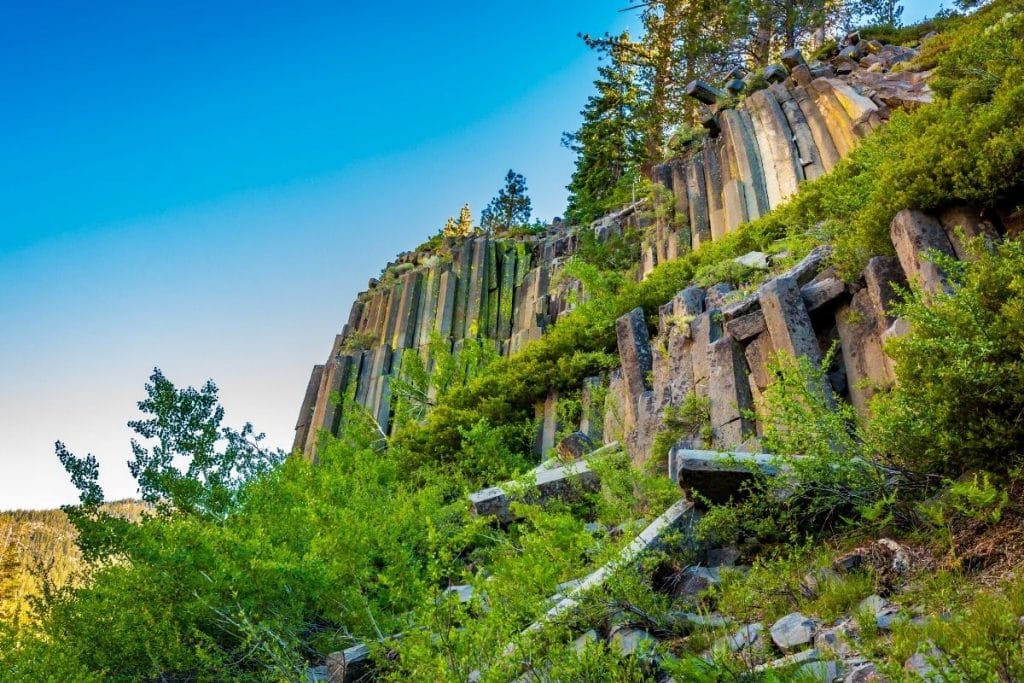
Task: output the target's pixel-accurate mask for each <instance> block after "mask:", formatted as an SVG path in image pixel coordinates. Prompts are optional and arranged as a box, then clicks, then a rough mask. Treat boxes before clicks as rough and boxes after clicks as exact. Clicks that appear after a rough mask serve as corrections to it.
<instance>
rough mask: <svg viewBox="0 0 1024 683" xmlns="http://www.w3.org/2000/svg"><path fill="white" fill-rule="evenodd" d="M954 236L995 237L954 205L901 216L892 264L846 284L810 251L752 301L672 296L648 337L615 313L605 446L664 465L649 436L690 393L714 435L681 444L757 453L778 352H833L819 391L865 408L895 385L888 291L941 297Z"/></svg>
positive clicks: (639, 320)
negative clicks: (615, 355) (615, 360)
mask: <svg viewBox="0 0 1024 683" xmlns="http://www.w3.org/2000/svg"><path fill="white" fill-rule="evenodd" d="M961 231H962V233H963V234H964V235H965V236H967V237H977V236H985V237H986V238H989V239H998V233H997V230H996V228H995V227H994V226H993V225H992V224H991V223H990V222H988V221H986V220H984V219H983V218H982V217H981V215H980V214H979V213H978V212H976V211H973V210H971V209H970V207H966V206H959V207H955V208H953V209H950V210H947V211H946V212H944V213H943V214H942V216H941V217H939V218H934V217H932V216H928V215H926V214H923V213H921V212H918V211H911V210H904V211H901V212H900V213H898V214H897V215H896V217H895V218H894V219H893V221H892V225H891V230H890V236H891V238H892V242H893V246H894V248H895V251H896V253H897V255H898V257H891V256H876V257H874V258H872V259H871V260H870V261H869V263H868V265H867V267H866V268H865V269H864V271H863V273H862V274H861V276H860V277H859V278H858V279H857V280H855V281H854V282H852V283H847V282H844V281H842V280H840V279H839V278H838V276H837V275H836V273H835V270H834V269H833V268H830V267H826V263H827V256H828V252H829V250H828V248H827V247H818V248H816V249H815V250H813V251H812V252H811V253H810V254H809V255H808V256H807V257H806V258H804V259H803V260H801V261H800V262H799V263H797V264H796V265H795V266H793V267H791V268H789V269H788V270H785V271H783V272H780V273H778V274H777V275H775V276H774V277H771V278H769V279H768V280H767V281H765V282H764V283H763V284H761V286H760V287H759V288H758V289H757V290H756V291H754V292H753V293H750V294H744V293H743V292H731V291H728V290H729V289H730V288H729V287H728V286H726V285H716V286H714V287H710V288H708V289H707V290H703V289H700V288H696V287H690V288H688V289H685V290H683V291H681V292H679V293H678V294H677V295H676V296H675V297H674V298H673V299H672V300H671V301H669V302H667V303H666V304H665V305H664V306H663V307H662V309H661V315H660V316H659V321H658V328H657V334H656V335H655V336H654V337H653V338H651V337H649V336H648V334H647V329H646V324H645V323H644V320H643V313H642V311H640V309H637V310H635V311H633V312H631V313H629V314H627V315H625V316H623V317H622V318H620V320H619V321H618V330H619V336H618V342H619V357H620V360H621V363H622V365H621V369H620V370H619V371H617V372H616V373H614V374H613V375H612V377H611V380H610V388H609V393H608V410H607V412H606V417H605V426H604V434H605V436H606V438H614V439H619V440H621V441H623V442H624V443H625V444H626V445H627V446H628V448H629V452H630V455H631V456H632V458H633V460H634V462H643V461H646V460H647V459H649V458H651V457H659V458H662V457H666V455H667V454H666V453H654V452H653V451H652V448H653V443H654V439H655V436H656V435H657V434H658V432H659V431H660V430H661V429H662V428H663V425H664V423H665V417H666V414H667V411H668V410H669V408H670V407H679V406H681V405H683V403H684V401H685V400H686V397H687V395H688V394H690V393H693V394H694V395H696V396H698V397H700V398H702V399H705V400H706V405H707V406H708V408H709V411H708V418H709V420H710V427H711V437H710V439H709V440H706V441H705V442H704V443H693V442H692V441H691V442H689V443H684V444H683V445H682V446H681V447H683V448H694V447H711V448H717V449H722V450H739V451H751V452H754V451H757V450H758V440H757V437H758V436H759V435H761V434H762V430H763V425H762V423H761V421H760V420H759V419H757V416H759V415H760V413H761V409H762V407H763V405H762V403H761V400H760V399H761V397H762V395H763V393H764V391H765V390H766V389H767V388H768V386H769V384H770V383H771V382H772V381H773V379H774V378H773V377H772V375H771V372H770V371H769V368H770V365H771V360H772V357H773V356H774V355H775V354H778V353H782V354H784V355H786V356H789V357H794V358H799V357H802V358H807V359H808V360H809V361H811V362H812V363H815V364H818V363H820V362H821V361H822V359H823V358H824V356H825V354H826V352H827V351H828V350H829V349H830V348H831V347H832V345H833V344H837V345H838V353H837V354H835V355H834V356H833V361H832V365H831V366H830V367H829V368H827V370H828V372H827V375H826V377H825V378H824V379H823V384H824V386H822V387H820V389H821V390H822V395H823V396H825V397H826V399H827V400H832V397H833V396H838V397H839V398H841V399H843V400H847V401H849V402H850V403H852V405H853V406H854V407H855V408H856V409H857V410H859V411H861V412H864V411H866V410H867V408H868V401H869V400H870V398H871V396H872V395H873V394H874V393H875V392H876V391H878V390H879V389H882V388H885V387H887V386H891V385H892V383H893V382H894V381H895V379H896V378H895V375H894V373H893V365H892V361H891V360H890V359H889V358H888V357H887V356H886V354H885V352H884V350H883V343H884V341H885V340H886V339H887V338H888V337H891V336H894V335H899V334H902V333H903V332H904V331H905V329H906V323H905V321H903V320H900V319H897V318H894V316H893V311H892V308H893V304H894V302H895V301H896V299H897V291H898V290H899V289H900V288H906V287H908V286H909V285H911V284H913V285H914V286H916V287H919V288H920V289H921V290H922V291H923V292H924V293H925V294H926V295H927V294H929V293H932V294H934V293H935V292H939V291H942V290H945V289H946V288H947V287H948V283H947V280H946V276H945V274H944V273H943V272H942V270H941V268H940V267H939V266H937V265H936V264H935V263H934V262H933V261H932V260H931V259H932V256H931V255H932V254H934V253H940V254H945V255H947V256H950V257H954V258H955V255H954V254H955V249H954V247H953V243H954V240H957V243H958V244H959V235H960V234H961ZM961 249H962V247H961ZM816 388H818V387H816ZM697 441H700V439H697ZM670 467H671V465H670Z"/></svg>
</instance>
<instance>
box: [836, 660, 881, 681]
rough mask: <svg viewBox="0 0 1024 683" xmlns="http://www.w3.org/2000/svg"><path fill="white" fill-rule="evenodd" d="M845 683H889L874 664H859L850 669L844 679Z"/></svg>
mask: <svg viewBox="0 0 1024 683" xmlns="http://www.w3.org/2000/svg"><path fill="white" fill-rule="evenodd" d="M843 683H888V679H887V678H885V677H884V676H882V674H880V673H879V672H878V667H876V666H875V665H874V664H873V663H872V662H858V663H857V664H855V665H852V666H851V667H850V670H849V672H848V673H847V674H846V676H844V677H843Z"/></svg>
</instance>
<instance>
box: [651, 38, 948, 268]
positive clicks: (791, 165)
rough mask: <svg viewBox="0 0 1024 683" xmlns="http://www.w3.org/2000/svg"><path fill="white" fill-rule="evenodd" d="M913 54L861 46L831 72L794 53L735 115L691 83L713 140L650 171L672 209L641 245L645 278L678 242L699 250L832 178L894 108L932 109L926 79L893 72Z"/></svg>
mask: <svg viewBox="0 0 1024 683" xmlns="http://www.w3.org/2000/svg"><path fill="white" fill-rule="evenodd" d="M872 50H874V53H873V54H866V53H868V52H870V51H872ZM915 54H916V52H915V51H914V50H910V49H909V48H900V47H897V46H892V45H885V46H882V45H881V44H879V45H878V46H873V45H868V44H867V42H865V43H864V46H863V47H862V46H860V45H856V44H855V45H850V46H847V47H846V48H844V52H843V54H842V55H841V56H840V57H838V58H837V60H836V61H835V62H834V64H833V65H832V66H829V65H826V64H821V63H818V62H814V63H811V64H808V63H807V62H806V60H805V59H804V56H803V55H802V54H801V53H800V51H799V50H788V51H786V52H785V53H783V54H782V56H781V60H782V64H772V65H770V66H769V67H768V68H767V69H766V70H765V72H764V76H765V79H766V80H767V81H768V82H769V83H772V85H771V86H770V87H768V88H766V89H764V90H759V91H756V92H753V93H751V94H749V95H748V96H747V98H746V99H745V100H744V101H743V102H742V103H741V104H739V105H738V106H737V107H736V108H735V109H728V108H721V107H722V105H721V104H719V103H721V102H722V100H723V99H725V98H726V96H727V93H726V92H724V91H722V90H720V89H719V88H717V87H715V86H713V85H711V84H709V83H706V82H704V81H694V82H692V83H690V84H689V85H688V86H687V88H686V93H687V94H688V95H689V96H691V97H693V98H695V99H697V100H698V101H699V102H701V103H702V104H703V105H706V106H709V107H711V108H712V109H711V111H712V112H713V113H712V114H711V115H710V116H709V118H708V119H707V120H706V121H705V127H706V128H707V129H708V130H709V131H710V133H711V137H710V138H709V139H708V140H707V141H706V143H705V144H704V145H703V147H702V148H701V149H700V150H698V151H694V152H691V153H689V154H687V155H685V156H683V157H682V158H679V159H673V160H671V161H668V162H666V163H665V164H663V165H662V166H659V167H656V168H655V169H654V171H653V173H652V179H653V180H654V181H655V182H659V183H661V184H662V185H664V186H665V187H666V188H667V189H669V190H670V191H671V192H672V193H673V195H674V198H675V202H674V204H673V205H672V209H673V211H669V212H668V214H669V215H667V216H665V217H663V218H659V219H658V221H657V222H656V225H655V230H654V231H653V233H652V234H651V236H650V238H649V239H648V240H647V241H646V242H645V243H644V246H643V253H644V254H645V258H644V261H643V264H642V266H641V272H640V276H641V277H644V276H646V275H647V274H648V273H650V272H651V270H653V269H654V267H655V266H656V265H657V264H659V263H661V262H663V261H666V260H671V259H673V258H676V256H677V255H678V254H679V253H680V249H679V241H680V240H681V239H682V240H688V241H689V244H688V245H685V246H689V247H692V248H694V249H695V248H697V247H698V246H700V245H701V244H703V243H704V242H706V241H708V240H709V239H719V238H721V237H722V236H723V235H725V234H726V233H728V232H731V231H733V230H735V229H736V228H737V227H739V225H740V224H742V223H744V222H746V221H748V220H753V219H755V218H757V217H759V216H762V215H764V214H765V213H767V212H768V211H770V210H771V209H774V208H776V207H778V206H779V205H781V204H782V203H784V202H785V201H786V200H787V199H788V198H789V197H791V196H792V195H793V193H794V192H796V190H797V188H798V186H799V184H800V183H801V182H802V181H804V180H814V179H815V178H818V177H820V176H821V175H822V174H824V173H826V172H828V171H829V170H831V169H832V167H833V166H835V165H836V163H838V162H839V159H840V158H842V157H843V156H844V155H846V154H848V153H849V152H850V151H852V150H853V149H854V148H855V147H856V146H857V145H858V144H859V143H860V140H861V139H862V138H863V137H864V136H865V135H867V134H868V133H870V132H871V131H872V130H874V129H875V128H877V127H879V126H880V125H882V124H883V123H884V122H885V121H886V120H887V119H888V117H889V112H890V111H891V110H892V109H897V108H901V109H907V110H913V109H916V108H917V107H919V106H921V105H922V104H926V103H928V102H931V101H932V94H931V90H930V89H929V88H928V77H929V76H930V73H928V72H923V73H918V72H914V71H910V70H904V71H900V72H897V73H891V72H889V70H890V69H891V68H892V67H893V65H895V64H897V63H899V62H903V61H906V60H908V59H910V58H912V57H913V56H914V55H915ZM837 73H838V74H840V76H838V77H837V75H836V74H837ZM734 76H735V74H731V75H730V76H729V77H728V78H727V79H726V86H727V89H728V90H730V91H733V92H738V91H740V90H743V89H744V84H743V82H742V81H737V79H736V78H734ZM734 82H735V84H734ZM661 213H665V212H661ZM684 225H685V226H688V227H689V230H686V229H685V228H684V227H683V226H684Z"/></svg>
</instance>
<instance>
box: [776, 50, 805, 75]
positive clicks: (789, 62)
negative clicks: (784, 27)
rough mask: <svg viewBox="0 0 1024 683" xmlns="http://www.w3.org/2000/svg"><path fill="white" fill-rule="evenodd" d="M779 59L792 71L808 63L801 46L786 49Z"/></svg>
mask: <svg viewBox="0 0 1024 683" xmlns="http://www.w3.org/2000/svg"><path fill="white" fill-rule="evenodd" d="M779 61H781V62H782V65H783V66H785V67H786V68H787V69H789V71H790V73H792V72H793V69H795V68H796V67H798V66H801V65H806V64H807V62H806V61H805V60H804V55H803V53H802V52H800V48H796V47H794V48H793V49H791V50H786V51H785V52H783V53H782V54H781V55H780V56H779Z"/></svg>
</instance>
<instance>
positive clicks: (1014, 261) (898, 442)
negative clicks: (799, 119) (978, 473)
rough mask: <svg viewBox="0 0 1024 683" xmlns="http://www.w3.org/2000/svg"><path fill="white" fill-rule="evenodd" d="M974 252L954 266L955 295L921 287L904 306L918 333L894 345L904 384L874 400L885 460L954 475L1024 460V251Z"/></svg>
mask: <svg viewBox="0 0 1024 683" xmlns="http://www.w3.org/2000/svg"><path fill="white" fill-rule="evenodd" d="M970 248H971V250H972V253H973V254H974V259H973V260H969V261H964V262H959V263H949V262H945V269H946V271H947V272H948V273H949V274H950V277H951V283H952V287H953V291H952V293H950V294H938V295H936V296H933V297H926V296H924V295H923V294H922V293H921V292H920V291H919V290H916V289H915V290H914V291H912V292H910V293H909V294H908V295H907V298H906V300H905V302H904V303H903V304H901V305H900V306H898V307H897V312H898V313H899V315H901V316H903V317H904V318H906V320H907V321H908V322H909V323H910V328H911V333H910V334H908V335H906V336H904V337H898V338H894V339H892V340H891V341H890V342H889V343H888V344H887V351H888V353H889V354H890V355H891V356H892V358H893V359H894V360H895V362H896V375H897V378H898V384H897V386H896V388H895V389H894V390H893V391H892V393H890V394H888V395H881V396H878V397H876V398H875V400H874V401H873V403H872V413H873V415H874V420H873V422H872V425H873V428H872V431H873V440H874V442H875V445H876V448H877V449H878V450H879V451H880V452H881V453H883V454H885V455H886V456H888V457H889V458H891V460H892V461H893V462H894V463H896V464H898V465H900V466H903V467H907V468H909V469H912V470H915V471H919V472H930V473H935V474H942V475H946V476H949V477H954V478H955V477H957V476H958V475H960V474H961V473H962V472H965V471H967V470H969V469H975V468H980V469H987V470H991V471H993V472H996V473H1003V472H1006V471H1008V470H1009V469H1011V468H1013V467H1015V466H1018V465H1020V464H1021V463H1022V457H1024V419H1022V418H1021V415H1022V414H1024V356H1022V353H1021V351H1022V349H1024V275H1022V273H1024V244H1022V243H1021V242H1019V241H1016V240H1010V241H1006V242H1004V243H1002V244H1000V245H998V246H997V247H995V249H993V250H989V249H987V248H985V247H984V245H983V243H982V242H981V241H980V240H979V241H974V242H973V243H972V244H971V246H970Z"/></svg>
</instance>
